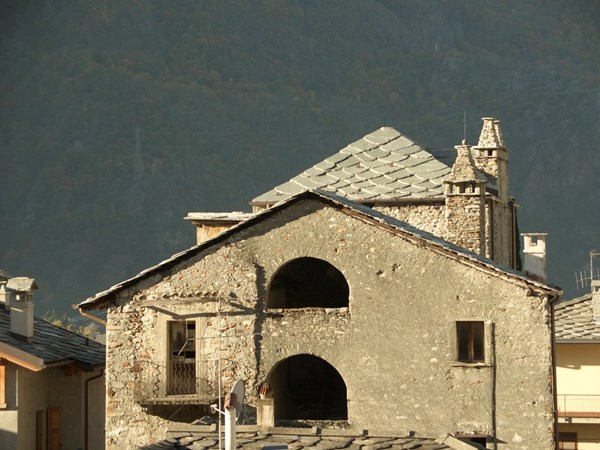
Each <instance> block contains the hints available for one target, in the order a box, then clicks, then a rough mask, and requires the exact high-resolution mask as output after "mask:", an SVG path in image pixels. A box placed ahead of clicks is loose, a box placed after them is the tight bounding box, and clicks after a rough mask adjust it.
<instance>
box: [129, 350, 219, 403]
mask: <svg viewBox="0 0 600 450" xmlns="http://www.w3.org/2000/svg"><path fill="white" fill-rule="evenodd" d="M137 366H138V368H139V369H138V371H139V372H138V378H137V380H136V383H135V387H134V395H135V399H136V401H137V402H138V403H139V404H140V405H161V404H162V405H169V404H187V405H209V404H211V403H214V402H215V401H216V399H217V397H218V394H217V391H218V388H217V386H216V384H215V382H214V381H212V382H211V381H209V380H207V379H205V378H202V377H201V376H199V373H200V370H199V369H200V364H199V363H198V362H197V361H195V360H194V359H190V358H183V357H181V358H177V359H173V360H171V361H143V362H140V363H138V365H137Z"/></svg>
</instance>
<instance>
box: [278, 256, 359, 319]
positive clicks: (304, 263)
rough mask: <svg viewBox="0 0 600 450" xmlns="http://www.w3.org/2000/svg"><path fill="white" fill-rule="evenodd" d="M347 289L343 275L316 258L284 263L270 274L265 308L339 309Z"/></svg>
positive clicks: (346, 296)
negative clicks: (273, 274) (271, 277)
mask: <svg viewBox="0 0 600 450" xmlns="http://www.w3.org/2000/svg"><path fill="white" fill-rule="evenodd" d="M349 292H350V290H349V288H348V283H347V282H346V279H345V278H344V275H342V273H341V272H340V271H339V270H338V269H336V268H335V267H334V266H332V265H331V264H329V263H328V262H327V261H323V260H321V259H317V258H308V257H305V258H298V259H294V260H293V261H290V262H288V263H287V264H286V265H284V266H283V267H282V268H280V269H279V271H278V272H277V273H276V274H275V276H274V277H273V280H272V281H271V285H270V287H269V293H268V295H267V307H268V308H309V307H320V308H343V307H346V306H348V296H349Z"/></svg>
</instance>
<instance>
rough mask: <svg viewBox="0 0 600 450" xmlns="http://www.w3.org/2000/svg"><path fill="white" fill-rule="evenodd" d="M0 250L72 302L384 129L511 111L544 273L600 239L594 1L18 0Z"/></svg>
mask: <svg viewBox="0 0 600 450" xmlns="http://www.w3.org/2000/svg"><path fill="white" fill-rule="evenodd" d="M0 52H1V54H0V56H1V58H0V61H1V62H0V64H1V71H0V157H1V161H2V165H1V167H2V176H1V177H0V213H1V217H2V220H1V221H0V232H1V236H2V238H1V239H0V267H1V268H2V269H3V270H5V271H7V272H8V273H9V274H11V275H29V276H34V277H36V279H37V281H38V284H39V286H40V287H41V290H40V294H39V295H38V297H39V298H40V302H39V304H40V305H41V307H42V309H57V310H67V309H68V308H69V305H70V304H71V303H74V302H78V301H81V300H83V299H84V298H86V297H87V296H89V295H92V294H94V293H95V292H96V291H99V290H102V289H105V288H107V287H108V286H110V285H111V284H113V283H115V282H117V281H120V280H121V279H124V278H126V277H129V276H131V275H133V274H134V273H137V272H138V271H139V270H141V269H143V268H145V267H147V266H150V265H153V264H155V263H156V262H158V261H160V260H162V259H164V258H165V257H167V256H169V255H170V254H172V253H174V252H176V251H179V250H182V249H183V248H186V247H189V246H190V245H192V244H193V243H194V230H193V228H192V226H191V225H189V224H187V223H185V222H184V221H183V220H182V217H183V216H184V215H185V214H186V213H187V212H188V211H202V210H203V211H211V210H233V209H245V210H247V209H248V206H247V202H248V201H249V200H250V199H251V198H252V197H254V196H255V195H258V194H260V193H262V192H263V191H265V190H267V189H269V188H271V187H272V186H274V185H276V184H278V183H280V182H282V181H284V180H286V179H288V178H290V177H291V176H293V175H295V174H296V173H298V172H300V171H301V170H303V169H304V168H306V167H307V166H309V165H311V164H313V163H314V162H316V161H319V160H321V159H323V158H324V157H325V156H328V155H329V154H332V153H334V152H335V151H337V150H338V149H339V148H341V147H342V146H344V145H346V144H347V143H349V142H351V141H353V140H354V139H357V138H358V137H360V136H362V135H364V134H366V133H368V132H370V131H372V130H374V129H376V128H378V127H380V126H384V125H387V126H393V127H395V128H397V129H398V130H400V131H401V132H403V133H404V134H407V135H408V136H410V137H412V138H413V139H416V140H417V141H419V142H420V143H422V144H423V145H425V146H428V147H431V148H435V147H451V146H453V145H455V144H458V143H459V142H460V141H461V139H462V134H463V125H462V121H463V112H464V111H466V113H467V115H468V139H469V141H470V142H476V140H477V135H478V131H479V129H480V117H482V116H494V117H497V118H500V119H501V120H502V123H503V131H504V136H505V140H506V142H507V145H508V146H509V148H510V150H511V154H510V158H511V183H512V184H511V190H512V193H513V194H514V195H515V196H516V197H517V198H518V200H519V202H520V205H521V209H520V213H519V225H520V229H521V231H547V232H549V233H550V237H549V268H550V281H551V282H553V283H555V284H559V285H561V286H563V287H564V288H565V289H567V292H568V294H567V295H574V294H576V293H577V292H576V291H575V289H574V282H573V280H574V271H575V270H577V269H579V268H580V267H581V266H582V265H583V264H585V262H586V261H587V259H588V258H587V252H588V251H589V249H590V248H592V247H594V246H600V227H599V226H598V224H600V209H599V208H597V198H598V196H597V192H598V188H599V185H600V177H599V176H598V174H600V158H598V151H599V142H600V130H599V128H600V125H599V124H600V3H599V2H596V1H591V0H590V1H569V2H565V1H561V0H531V1H527V2H522V1H520V0H518V1H517V0H510V1H502V2H498V1H495V0H479V1H477V2H472V1H449V0H438V1H421V0H404V1H386V0H345V1H339V2H338V1H335V2H324V1H288V2H280V1H267V0H265V1H242V0H238V1H226V0H219V1H214V2H196V1H191V0H190V1H183V0H182V1H177V2H173V1H167V0H162V1H159V0H155V1H150V0H129V1H128V0H123V1H120V2H105V1H94V2H89V1H60V0H46V1H44V2H42V1H37V0H35V1H34V0H29V1H25V0H5V1H3V2H2V3H0Z"/></svg>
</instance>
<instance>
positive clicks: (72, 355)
mask: <svg viewBox="0 0 600 450" xmlns="http://www.w3.org/2000/svg"><path fill="white" fill-rule="evenodd" d="M0 357H2V358H6V359H8V360H9V361H12V362H14V363H15V364H19V365H22V366H24V367H27V368H29V369H31V370H42V369H44V368H46V367H49V366H55V365H65V364H74V365H76V366H78V367H80V368H82V369H84V370H92V369H95V368H98V367H102V366H104V361H105V349H104V345H102V344H100V343H98V342H96V341H93V340H90V339H87V338H85V337H83V336H81V335H79V334H77V333H73V332H71V331H68V330H65V329H63V328H60V327H57V326H56V325H53V324H51V323H50V322H46V321H45V320H42V319H38V318H37V317H35V318H34V322H33V339H32V341H31V342H27V341H25V340H24V339H21V338H19V337H17V336H15V335H14V334H12V333H11V332H10V311H7V310H4V309H3V308H1V307H0Z"/></svg>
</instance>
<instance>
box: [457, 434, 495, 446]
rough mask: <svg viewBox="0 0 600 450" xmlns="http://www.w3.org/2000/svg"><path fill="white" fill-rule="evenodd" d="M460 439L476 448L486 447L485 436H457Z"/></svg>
mask: <svg viewBox="0 0 600 450" xmlns="http://www.w3.org/2000/svg"><path fill="white" fill-rule="evenodd" d="M458 437H459V439H460V440H461V441H464V442H466V443H467V444H471V445H473V446H475V447H476V448H480V449H486V448H487V441H488V439H487V436H458Z"/></svg>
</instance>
